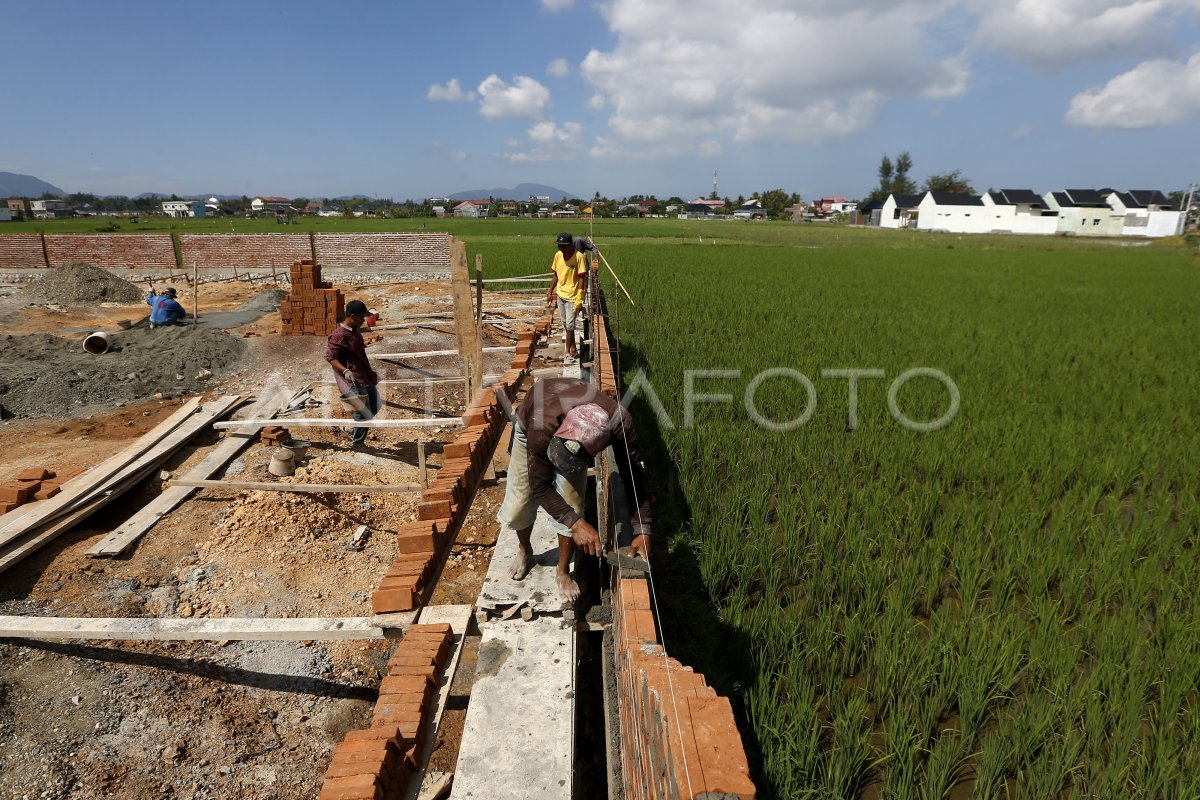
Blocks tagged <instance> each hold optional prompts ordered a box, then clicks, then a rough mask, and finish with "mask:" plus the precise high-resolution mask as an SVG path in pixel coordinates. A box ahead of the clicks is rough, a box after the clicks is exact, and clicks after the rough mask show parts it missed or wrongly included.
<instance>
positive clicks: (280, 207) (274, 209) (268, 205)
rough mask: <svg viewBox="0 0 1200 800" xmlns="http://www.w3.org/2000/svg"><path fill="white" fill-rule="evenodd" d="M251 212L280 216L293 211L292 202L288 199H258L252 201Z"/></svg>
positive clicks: (265, 197) (267, 197) (266, 197)
mask: <svg viewBox="0 0 1200 800" xmlns="http://www.w3.org/2000/svg"><path fill="white" fill-rule="evenodd" d="M250 210H251V211H252V212H254V213H255V214H264V213H272V214H280V213H287V212H288V211H291V210H292V201H291V200H289V199H288V198H286V197H269V196H264V197H256V198H254V199H253V200H251V201H250Z"/></svg>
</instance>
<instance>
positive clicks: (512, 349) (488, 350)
mask: <svg viewBox="0 0 1200 800" xmlns="http://www.w3.org/2000/svg"><path fill="white" fill-rule="evenodd" d="M482 351H483V352H484V353H515V352H517V348H516V347H504V346H499V347H484V348H482ZM458 354H459V353H458V351H457V350H423V351H421V352H417V353H371V354H370V355H371V358H392V359H397V360H404V359H413V358H433V357H434V356H456V355H458Z"/></svg>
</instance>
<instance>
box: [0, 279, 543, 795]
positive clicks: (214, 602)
mask: <svg viewBox="0 0 1200 800" xmlns="http://www.w3.org/2000/svg"><path fill="white" fill-rule="evenodd" d="M262 288H263V287H262V285H261V284H259V285H252V284H249V283H235V282H229V283H224V284H217V285H215V286H211V287H204V286H202V287H201V303H200V312H201V316H202V317H203V315H204V314H205V313H206V312H208V313H216V312H226V311H232V310H234V309H236V308H238V307H239V306H241V305H242V304H243V303H245V302H246V301H248V300H250V299H252V298H254V297H255V296H256V295H257V294H258V293H259V292H260V291H261V290H262ZM339 288H342V289H343V290H344V291H345V292H346V295H347V298H348V299H349V298H362V299H364V300H366V301H367V303H368V305H371V306H373V307H377V308H379V309H380V312H381V320H380V324H381V325H382V324H387V323H389V322H393V321H396V320H397V319H399V318H400V317H401V316H404V315H409V316H411V315H413V314H419V313H432V312H436V311H448V310H449V309H450V298H449V284H448V281H447V282H446V283H436V282H435V283H409V284H398V285H393V286H389V287H378V288H371V289H368V290H364V291H358V290H357V289H356V288H355V287H347V286H340V287H339ZM181 289H182V290H183V291H181V298H180V300H181V302H183V304H184V305H185V307H188V308H189V309H190V308H191V304H190V298H189V297H188V296H187V293H188V292H189V291H190V290H188V289H187V288H186V287H181ZM5 294H7V296H4V295H5ZM498 297H500V298H504V297H505V296H498ZM507 297H508V299H509V300H510V301H511V302H514V303H515V302H518V301H517V300H516V299H515V298H514V297H513V296H507ZM29 303H30V301H29V298H28V297H26V296H22V295H20V294H17V293H14V292H11V291H7V290H3V289H0V331H2V332H3V333H6V334H14V333H31V334H33V333H37V334H41V333H53V334H54V335H56V336H60V337H63V338H66V339H78V338H79V337H80V335H81V334H82V333H87V332H90V331H92V330H114V329H115V328H116V321H117V320H121V319H134V320H136V319H138V318H139V316H140V315H144V313H145V307H144V306H140V307H139V306H112V307H105V306H100V307H97V308H89V309H82V308H66V309H63V310H61V311H60V310H57V309H55V308H51V307H47V306H45V305H32V306H31V305H29ZM529 315H530V314H529V313H528V312H514V313H512V314H511V316H513V317H520V316H529ZM278 326H279V315H278V313H267V314H264V315H263V316H261V317H259V318H257V319H254V320H252V321H249V322H245V323H244V324H239V325H237V326H234V327H232V328H231V329H230V330H229V335H230V336H232V337H235V338H236V339H237V340H238V341H239V342H240V343H242V344H243V345H244V348H245V357H244V358H243V359H242V360H241V361H240V362H239V363H238V364H237V366H236V368H235V369H233V370H232V371H231V372H230V373H229V374H227V375H226V376H225V377H219V376H214V377H213V378H212V379H210V380H209V381H208V382H207V383H206V384H205V385H204V386H203V387H202V389H203V391H204V393H205V394H206V395H213V394H215V393H224V394H239V395H243V396H249V395H252V394H254V393H255V392H258V391H260V390H261V389H262V388H263V387H264V386H265V385H268V384H270V383H273V382H275V383H281V384H282V385H284V386H286V387H288V388H300V387H302V386H305V385H310V386H312V387H313V388H314V390H316V395H317V396H318V397H325V398H327V402H329V403H330V404H331V406H332V407H335V408H336V407H338V405H339V404H338V401H337V400H336V398H335V397H333V396H331V395H329V394H328V392H329V386H328V381H329V370H328V367H327V365H326V364H325V363H324V362H323V360H322V359H321V356H322V353H323V352H324V347H325V343H324V339H323V338H319V337H280V336H278V335H276V332H277V331H278ZM518 328H519V326H518V325H513V326H512V335H511V336H510V335H508V333H507V332H505V331H502V330H498V329H489V332H488V339H487V341H486V342H485V344H487V345H499V344H507V343H510V342H511V341H513V340H515V338H516V330H517V329H518ZM167 332H168V333H169V332H171V331H170V330H168V331H167ZM247 334H248V335H247ZM376 336H377V337H379V340H378V341H372V340H373V339H374V338H375V337H376ZM368 341H369V342H370V344H369V347H368V353H371V352H372V351H374V352H375V353H385V352H397V351H414V350H425V349H443V348H444V349H450V348H453V347H454V337H453V332H452V328H451V327H449V326H445V325H442V326H430V327H414V328H405V329H402V330H394V331H382V332H378V333H376V334H370V333H368ZM508 360H509V356H508V354H506V353H499V354H488V355H487V356H485V367H486V368H488V370H489V371H492V372H495V373H497V374H498V373H499V372H502V371H503V370H504V369H505V368H506V366H507V362H508ZM374 363H375V366H376V369H377V370H378V371H379V372H380V373H381V377H383V378H384V379H385V380H392V379H400V378H413V377H420V376H429V375H452V374H455V373H456V370H457V366H456V364H457V361H456V359H454V358H432V359H427V360H422V361H420V362H419V369H417V368H413V367H406V366H402V365H399V364H397V363H395V362H389V361H385V360H382V359H379V360H376V361H375V362H374ZM152 388H155V387H152V386H148V387H147V393H146V394H145V395H144V396H137V397H131V398H129V399H128V400H127V401H123V402H124V403H125V404H124V405H123V406H120V407H115V406H113V407H110V408H108V409H107V410H102V409H101V408H100V407H98V406H99V405H102V404H94V403H93V404H90V405H89V406H88V409H87V412H80V411H77V410H74V409H72V410H70V411H68V413H64V414H62V415H59V416H55V417H41V418H25V419H14V420H7V421H5V422H2V423H0V453H2V454H4V455H0V482H4V481H7V480H9V479H11V478H12V477H14V476H15V474H16V473H17V472H18V471H20V470H21V469H23V468H25V467H29V466H44V467H46V468H48V469H52V470H56V471H66V470H68V469H72V468H79V467H88V466H91V465H94V464H96V463H98V462H99V461H101V460H103V459H104V458H106V457H108V456H110V455H112V454H114V453H116V452H118V451H120V450H121V449H122V448H123V447H124V446H125V445H126V444H127V442H128V441H129V440H130V439H131V438H134V437H136V436H138V435H140V434H141V433H144V432H145V431H147V430H149V429H150V428H152V427H153V426H154V425H155V424H157V423H158V422H159V421H161V420H162V419H163V418H165V417H166V416H168V415H169V414H170V413H172V411H173V410H174V409H175V408H177V407H178V405H179V404H180V403H181V402H183V399H184V397H176V398H165V397H164V398H162V399H157V398H155V397H153V394H154V392H150V391H149V390H150V389H152ZM159 388H161V387H159ZM383 389H384V391H383V392H382V394H383V395H384V398H385V402H386V403H387V405H388V408H389V413H391V414H395V415H411V416H416V415H422V416H424V415H427V414H437V413H444V414H446V415H448V416H454V415H457V414H460V413H461V412H462V409H463V402H464V398H463V389H462V387H461V385H458V384H453V383H446V384H431V385H428V386H387V387H383ZM181 394H182V395H184V396H185V397H186V396H187V395H188V393H187V392H186V391H184V392H182V393H181ZM339 415H344V412H341V411H339ZM295 433H296V435H297V436H302V437H303V438H304V439H306V440H309V441H311V442H312V443H313V446H312V448H311V449H310V451H309V453H308V459H307V466H305V467H304V468H303V469H302V470H301V471H300V472H298V473H297V476H296V477H295V478H293V479H292V480H294V481H302V482H330V483H333V482H338V483H384V482H387V483H411V482H416V481H417V480H418V474H419V473H418V467H417V464H418V455H417V444H416V435H415V434H413V433H411V432H405V431H403V430H402V429H381V430H379V431H376V432H373V434H372V436H371V439H370V440H369V444H370V445H371V446H370V449H369V450H368V451H366V452H355V451H351V450H349V449H348V448H347V446H346V445H347V439H346V436H345V434H344V433H342V432H340V431H339V430H338V429H332V428H330V429H322V428H304V429H297V430H296V432H295ZM454 434H455V429H454V428H453V427H449V426H447V427H446V428H434V429H429V430H426V431H425V433H424V435H425V437H426V438H427V440H428V445H427V453H428V464H429V469H430V470H431V476H430V479H431V480H432V477H433V475H432V473H433V471H435V470H436V468H437V466H438V465H439V464H440V462H441V454H440V451H441V445H442V444H443V443H445V442H447V441H450V440H452V439H453V437H454ZM218 441H219V435H218V434H217V432H215V431H209V432H207V433H206V434H203V435H201V436H200V437H198V438H197V439H195V440H193V441H192V442H191V443H189V445H188V446H187V447H185V448H182V449H181V450H180V451H178V452H177V453H176V454H175V455H174V457H173V458H172V459H171V460H170V461H169V462H168V463H167V464H166V466H165V469H166V470H168V471H170V472H171V473H172V474H176V475H178V474H181V473H183V472H186V471H187V470H188V469H189V468H190V467H191V466H193V465H194V464H196V463H198V462H199V461H201V460H202V459H203V458H204V457H205V455H206V454H207V453H208V452H210V451H211V449H212V447H213V446H214V445H215V444H216V443H217V442H218ZM270 452H271V451H270V449H269V448H268V447H266V446H265V445H262V444H258V443H255V444H252V445H250V446H249V447H247V448H246V449H244V450H243V451H242V452H241V454H240V456H239V457H238V458H237V459H235V460H234V461H232V462H231V463H230V464H229V466H228V468H227V469H226V471H225V473H224V477H225V478H227V479H230V480H233V479H237V480H269V479H271V477H270V476H269V474H268V472H267V464H268V462H269V460H270ZM501 468H503V464H501ZM163 485H164V484H163V483H162V482H161V481H160V480H158V479H152V480H148V481H146V482H144V483H143V484H142V485H141V486H140V487H138V488H137V489H136V490H134V491H132V492H130V493H128V494H126V495H125V496H123V497H122V498H120V499H119V500H117V501H115V502H113V503H111V504H110V505H109V506H107V507H106V508H105V509H103V510H102V511H101V512H100V513H98V514H96V515H94V516H92V517H91V518H89V519H87V520H86V521H85V522H84V523H83V524H82V525H81V526H80V527H78V528H76V529H75V530H72V531H70V532H69V533H67V534H65V535H63V536H62V537H60V538H59V539H57V540H55V541H54V542H52V543H51V544H49V545H48V546H47V547H45V548H43V549H42V550H40V551H38V552H36V553H34V554H33V555H32V556H30V557H29V558H27V559H26V560H24V561H22V562H21V563H19V564H17V565H16V566H15V567H13V568H12V569H10V570H9V571H8V572H6V573H0V614H7V615H26V616H88V617H143V616H158V617H189V616H201V617H223V616H247V617H284V616H287V617H304V616H366V615H369V614H370V593H371V591H372V589H373V588H374V586H375V585H376V584H377V583H378V581H379V579H380V577H381V576H382V575H383V573H384V571H385V570H386V568H387V566H388V564H390V563H391V561H392V559H393V557H394V555H395V542H394V537H392V536H391V535H390V534H391V532H393V531H394V530H395V529H396V528H397V527H398V526H399V525H401V524H403V523H404V522H406V521H408V520H410V519H412V518H413V517H414V516H415V504H416V502H417V499H418V495H417V494H416V493H415V492H412V493H407V494H379V493H364V494H326V495H302V494H298V493H275V492H270V493H267V492H257V491H244V490H231V489H221V490H213V489H204V490H200V491H199V492H197V493H196V494H194V495H193V496H192V498H191V499H190V500H188V501H187V502H186V503H185V504H183V505H182V506H180V507H179V508H178V509H177V510H176V511H174V512H173V513H171V514H170V515H168V516H167V517H165V518H164V519H163V520H161V521H160V522H159V523H158V524H157V525H156V526H155V527H154V528H152V529H151V530H150V532H149V533H148V534H146V536H145V537H143V538H142V539H141V540H140V541H139V542H138V543H137V544H136V546H135V547H134V548H132V549H131V550H130V551H127V553H126V554H125V555H124V556H123V557H121V558H117V559H108V560H93V559H90V558H88V557H87V556H86V555H85V554H84V551H85V550H86V549H87V548H89V547H90V546H91V545H92V544H94V543H95V542H96V541H98V539H100V538H102V537H103V536H104V535H105V534H106V533H108V532H109V531H111V530H112V529H113V528H115V527H117V526H118V525H119V524H120V523H121V522H122V521H123V520H124V519H126V518H127V517H129V516H130V515H132V514H133V513H134V512H136V511H137V510H138V509H139V508H141V507H142V506H143V505H144V504H145V503H146V502H147V501H148V500H150V499H151V498H153V497H154V496H155V495H156V494H157V493H158V492H159V491H161V489H162V487H163ZM502 496H503V484H502V483H498V484H492V485H486V486H484V487H483V488H482V489H481V491H480V493H479V494H478V495H477V497H476V500H475V502H474V504H473V506H472V509H471V512H470V515H469V517H468V520H467V522H466V524H465V525H464V527H463V530H462V531H461V532H460V534H459V538H458V541H457V544H456V545H455V547H454V549H453V551H452V553H451V555H450V558H449V560H448V562H447V564H446V567H445V569H444V571H443V573H442V575H441V578H440V580H439V582H438V584H437V588H436V590H435V592H434V595H433V598H432V601H431V602H432V603H434V604H443V603H471V602H473V601H474V600H475V598H476V597H477V595H478V592H479V589H480V586H481V585H482V581H483V576H484V574H485V573H486V571H487V566H488V562H489V559H490V555H491V550H492V545H493V544H494V543H495V539H496V535H497V530H498V527H497V524H496V523H495V521H494V515H495V511H496V509H497V508H498V506H499V504H500V501H501V499H502ZM359 525H367V526H368V528H369V530H370V537H369V539H368V540H367V543H366V546H365V548H363V549H362V550H361V551H356V550H353V549H349V548H347V547H346V545H348V544H349V542H350V539H351V536H352V535H353V533H354V531H355V529H356V528H358V526H359ZM390 649H391V645H390V644H389V643H388V642H386V641H373V642H327V643H322V642H294V643H293V642H169V643H150V642H64V643H55V642H36V641H32V640H8V641H7V642H6V643H3V644H0V798H5V799H7V798H13V799H14V800H16V799H17V798H21V799H22V800H23V799H24V798H31V799H32V798H47V799H49V798H54V799H55V800H58V799H60V798H120V799H122V800H134V798H138V799H139V800H140V798H146V797H179V798H262V799H263V800H266V798H279V797H287V798H314V797H315V796H316V794H317V791H318V790H319V788H320V784H321V776H322V774H323V771H324V769H325V767H326V766H327V763H328V758H329V751H330V749H331V748H332V747H333V745H334V744H336V743H337V742H339V741H340V740H341V738H342V736H343V735H344V734H345V732H346V731H347V730H350V729H351V728H354V727H360V726H363V725H365V724H367V723H368V720H369V713H370V710H371V707H372V705H373V703H374V699H375V694H376V689H377V687H378V684H379V680H380V677H381V674H382V670H383V669H384V667H385V664H386V661H387V657H388V653H389V651H390ZM472 658H473V654H472V653H471V652H470V651H468V652H467V653H465V654H464V659H463V663H462V670H464V671H465V672H470V673H473V662H472ZM464 674H465V673H464ZM464 716H465V703H464V702H461V701H459V702H456V701H455V698H453V697H452V701H451V704H450V706H449V710H448V711H447V713H446V717H445V720H444V722H443V727H442V730H441V732H440V734H439V738H438V742H437V743H436V747H435V750H434V753H433V757H432V762H431V769H434V770H442V771H452V770H453V767H454V760H455V758H456V754H457V746H458V736H459V735H460V733H461V729H462V722H463V718H464Z"/></svg>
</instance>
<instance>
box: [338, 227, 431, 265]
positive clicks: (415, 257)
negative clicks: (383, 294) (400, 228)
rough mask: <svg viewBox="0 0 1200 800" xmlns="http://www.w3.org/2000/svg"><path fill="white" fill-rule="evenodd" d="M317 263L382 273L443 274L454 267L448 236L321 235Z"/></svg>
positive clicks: (421, 234) (425, 234) (419, 234)
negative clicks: (451, 264) (451, 262)
mask: <svg viewBox="0 0 1200 800" xmlns="http://www.w3.org/2000/svg"><path fill="white" fill-rule="evenodd" d="M317 263H319V264H320V265H321V266H323V267H326V268H338V267H346V268H351V269H362V270H367V271H375V270H378V271H380V272H399V271H412V272H441V271H443V270H447V269H449V268H450V236H449V235H448V234H445V233H318V234H317Z"/></svg>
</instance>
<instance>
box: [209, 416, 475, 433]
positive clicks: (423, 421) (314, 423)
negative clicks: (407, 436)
mask: <svg viewBox="0 0 1200 800" xmlns="http://www.w3.org/2000/svg"><path fill="white" fill-rule="evenodd" d="M279 424H282V425H283V426H284V427H287V428H436V427H439V426H442V425H446V426H449V427H455V426H461V425H462V424H463V422H462V417H418V418H416V419H365V420H361V421H360V420H356V419H342V418H338V419H333V418H325V419H314V418H312V417H288V418H287V419H283V420H279V419H243V420H240V421H238V422H215V423H213V427H214V428H217V429H218V430H230V429H233V428H241V427H242V426H244V425H250V426H254V427H256V428H265V427H267V426H268V425H279Z"/></svg>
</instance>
